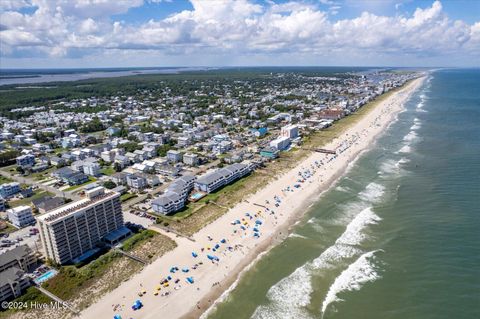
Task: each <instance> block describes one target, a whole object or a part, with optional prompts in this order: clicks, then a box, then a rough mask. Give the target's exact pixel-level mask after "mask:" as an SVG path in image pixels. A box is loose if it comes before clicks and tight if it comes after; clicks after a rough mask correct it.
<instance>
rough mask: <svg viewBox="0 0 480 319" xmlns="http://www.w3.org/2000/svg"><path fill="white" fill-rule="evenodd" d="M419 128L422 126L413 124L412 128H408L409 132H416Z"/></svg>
mask: <svg viewBox="0 0 480 319" xmlns="http://www.w3.org/2000/svg"><path fill="white" fill-rule="evenodd" d="M420 127H422V125H420V124H413V125H412V126H410V130H412V131H416V130H418V129H419V128H420Z"/></svg>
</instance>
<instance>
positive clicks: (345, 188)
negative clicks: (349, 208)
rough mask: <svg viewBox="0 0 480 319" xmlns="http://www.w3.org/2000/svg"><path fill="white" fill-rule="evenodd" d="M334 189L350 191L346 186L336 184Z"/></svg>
mask: <svg viewBox="0 0 480 319" xmlns="http://www.w3.org/2000/svg"><path fill="white" fill-rule="evenodd" d="M335 190H337V191H339V192H344V193H349V192H350V189H349V188H348V187H346V186H345V187H344V186H337V187H336V188H335Z"/></svg>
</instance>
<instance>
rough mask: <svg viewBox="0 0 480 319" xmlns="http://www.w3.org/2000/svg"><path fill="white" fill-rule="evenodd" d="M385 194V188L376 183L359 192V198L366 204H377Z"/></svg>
mask: <svg viewBox="0 0 480 319" xmlns="http://www.w3.org/2000/svg"><path fill="white" fill-rule="evenodd" d="M384 193H385V186H383V185H381V184H377V183H370V184H368V185H367V187H365V189H364V190H363V191H361V192H360V194H359V196H360V198H361V199H362V200H364V201H367V202H377V201H378V200H379V199H380V197H382V195H383V194H384Z"/></svg>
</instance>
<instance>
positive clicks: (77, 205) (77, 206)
mask: <svg viewBox="0 0 480 319" xmlns="http://www.w3.org/2000/svg"><path fill="white" fill-rule="evenodd" d="M117 195H119V194H118V193H117V192H113V191H105V193H103V194H99V195H98V196H95V197H91V198H83V199H81V200H78V201H75V202H72V203H68V204H66V205H63V206H60V207H58V208H56V209H54V210H52V211H50V212H48V213H46V214H43V215H41V216H39V217H37V219H38V220H39V221H43V222H47V223H51V222H54V221H55V220H58V219H60V218H63V217H65V216H68V215H73V214H75V213H76V212H78V211H80V210H82V209H85V208H87V207H89V206H93V205H95V204H97V203H98V202H100V201H103V200H105V199H107V198H110V197H115V196H117Z"/></svg>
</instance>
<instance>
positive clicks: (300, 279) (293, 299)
mask: <svg viewBox="0 0 480 319" xmlns="http://www.w3.org/2000/svg"><path fill="white" fill-rule="evenodd" d="M308 268H309V265H308V264H305V265H303V266H301V267H299V268H297V269H296V270H295V271H294V272H293V273H292V274H291V275H290V276H288V277H285V278H283V279H282V280H280V281H279V282H278V283H277V284H275V285H273V286H272V287H271V288H270V289H269V290H268V292H267V298H268V299H269V300H270V304H268V305H261V306H259V307H258V308H257V309H255V312H254V313H253V315H252V318H254V319H270V318H285V319H289V318H300V319H307V318H310V316H309V315H308V313H307V312H306V310H305V308H304V307H305V306H307V305H308V304H309V303H310V294H311V293H312V291H313V289H312V284H311V275H310V271H309V269H308Z"/></svg>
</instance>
